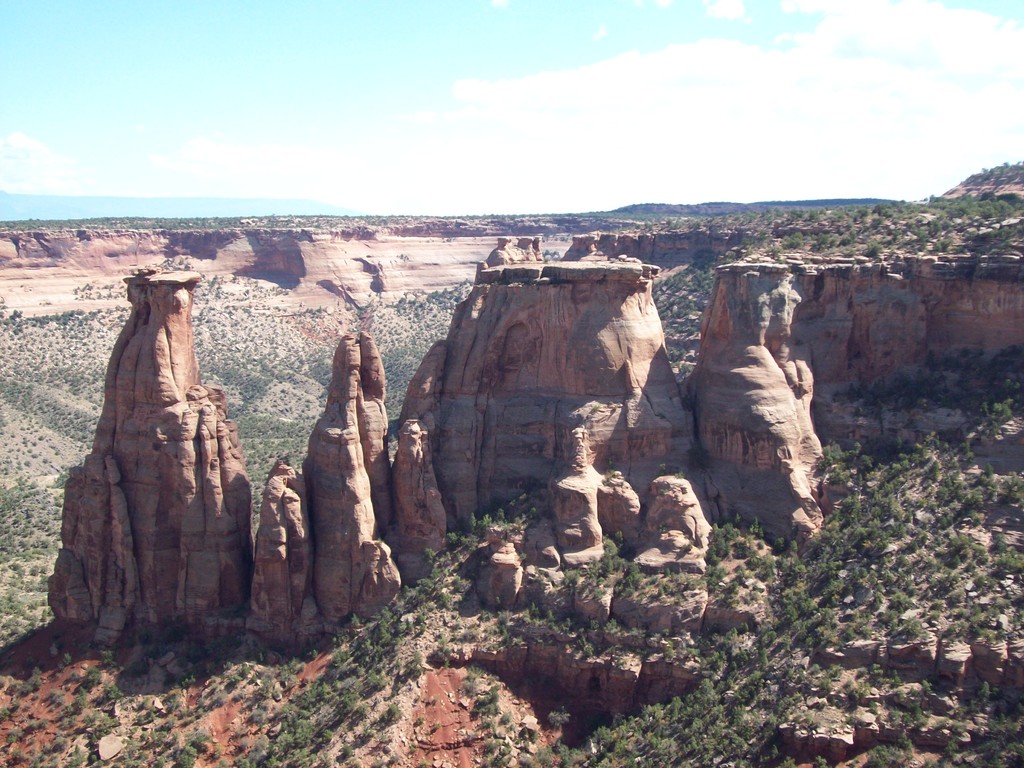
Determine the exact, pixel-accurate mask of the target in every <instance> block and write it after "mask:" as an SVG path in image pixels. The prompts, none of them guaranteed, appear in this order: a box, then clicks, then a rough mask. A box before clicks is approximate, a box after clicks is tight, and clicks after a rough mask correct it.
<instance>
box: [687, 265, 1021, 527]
mask: <svg viewBox="0 0 1024 768" xmlns="http://www.w3.org/2000/svg"><path fill="white" fill-rule="evenodd" d="M1022 280H1024V261H1022V259H1021V257H1019V256H1017V255H1014V254H1010V255H1003V256H980V257H962V256H953V257H941V258H940V257H938V256H913V257H904V258H900V259H893V260H890V261H887V262H884V263H880V262H869V261H868V260H867V259H854V258H851V259H846V260H840V261H836V260H831V261H829V262H826V263H815V262H813V261H809V260H808V261H802V260H795V259H794V260H790V261H789V262H787V263H777V262H772V263H751V262H740V263H735V264H729V265H725V266H723V267H720V268H719V269H718V270H717V281H716V286H715V290H714V294H713V297H712V301H711V305H710V306H709V308H708V311H707V313H706V315H705V320H704V327H703V334H702V337H703V338H702V343H701V354H700V358H699V361H698V364H697V368H696V370H695V371H694V374H693V376H692V378H691V380H690V383H689V386H690V391H691V394H692V396H693V402H694V409H695V421H696V425H697V433H698V436H699V438H700V442H701V444H702V446H703V448H704V449H706V451H707V452H708V454H709V456H710V459H711V467H710V470H711V472H710V476H711V478H713V483H712V484H709V486H708V495H709V496H710V497H712V498H713V499H715V500H716V503H717V506H718V508H719V510H720V512H721V513H724V514H739V515H740V516H742V517H745V518H747V519H759V520H761V521H762V523H764V524H765V527H766V529H767V530H769V531H770V532H771V533H773V534H775V535H781V536H796V537H798V538H799V537H803V536H806V535H809V534H810V533H811V532H813V530H815V528H816V527H817V526H818V524H819V520H820V514H821V513H820V511H819V501H826V500H824V499H819V498H818V496H819V494H818V491H817V481H816V478H815V476H814V472H813V467H814V465H815V462H816V461H817V458H818V457H819V455H820V445H821V442H822V441H824V442H830V441H836V442H839V443H841V444H849V443H852V442H853V441H855V440H860V441H865V440H871V439H876V438H886V439H897V440H905V441H911V442H914V441H920V440H922V439H923V438H924V437H925V436H926V435H928V434H929V433H931V432H940V433H945V434H947V435H951V436H952V437H960V438H962V437H965V436H966V433H965V432H964V430H965V429H966V428H967V426H968V424H969V420H968V419H967V418H966V416H965V415H964V414H962V413H959V412H957V411H950V410H948V409H938V410H926V409H920V408H915V409H910V410H892V411H886V410H885V409H879V410H877V411H876V410H873V409H864V408H863V407H862V404H860V403H858V402H856V401H855V400H854V399H853V398H851V397H849V396H848V395H847V394H846V393H848V392H849V390H850V388H851V385H855V384H871V383H874V382H879V381H884V380H886V379H887V378H889V377H892V376H894V375H897V374H900V373H905V372H908V371H921V370H925V369H926V368H927V366H928V364H929V361H930V360H933V359H939V358H942V357H943V356H944V355H947V354H949V353H955V352H957V351H958V350H974V351H980V352H981V353H983V354H991V353H994V352H998V351H999V350H1002V349H1005V348H1007V347H1011V346H1016V345H1021V344H1024V294H1022V293H1021V291H1020V283H1021V281H1022ZM1002 458H1005V457H1001V456H999V455H993V456H986V460H991V461H992V462H993V463H994V464H999V462H1000V460H1001V459H1002ZM1015 466H1016V465H1014V467H1015ZM1014 467H1011V469H1012V468H1014ZM780 499H782V500H785V503H780V502H779V500H780Z"/></svg>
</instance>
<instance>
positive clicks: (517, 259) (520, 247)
mask: <svg viewBox="0 0 1024 768" xmlns="http://www.w3.org/2000/svg"><path fill="white" fill-rule="evenodd" d="M543 261H544V257H543V256H542V255H541V252H540V238H539V237H534V238H529V237H520V238H518V239H517V240H516V242H515V243H513V242H512V238H510V237H499V238H498V247H497V248H495V249H494V250H493V251H491V252H490V254H489V255H488V256H487V261H486V262H485V263H486V265H487V266H488V267H500V266H504V265H506V264H520V263H523V262H543Z"/></svg>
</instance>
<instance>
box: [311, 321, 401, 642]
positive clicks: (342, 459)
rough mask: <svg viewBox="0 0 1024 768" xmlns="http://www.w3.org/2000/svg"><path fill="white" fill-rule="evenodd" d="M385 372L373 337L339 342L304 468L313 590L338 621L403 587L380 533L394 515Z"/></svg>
mask: <svg viewBox="0 0 1024 768" xmlns="http://www.w3.org/2000/svg"><path fill="white" fill-rule="evenodd" d="M387 424H388V422H387V414H386V413H385V410H384V370H383V366H382V365H381V362H380V355H379V354H378V353H377V347H376V345H375V344H374V343H373V339H372V338H371V337H370V336H369V335H368V334H365V333H361V334H359V335H358V336H354V335H348V336H345V337H343V338H342V340H341V343H340V344H339V345H338V350H337V352H336V353H335V355H334V369H333V373H332V377H331V384H330V387H329V389H328V393H327V405H326V407H325V409H324V412H323V415H322V416H321V417H320V419H319V420H318V421H317V423H316V427H315V428H314V430H313V434H312V435H310V438H309V452H308V455H307V457H306V461H305V463H304V465H303V476H304V478H305V482H306V491H307V496H306V498H307V501H308V504H309V518H310V524H311V526H312V530H313V540H314V542H315V557H314V566H313V591H314V595H315V597H316V602H317V605H318V606H319V609H320V613H321V615H322V616H323V617H324V619H325V620H327V621H328V622H337V621H340V620H341V619H343V618H345V617H346V616H348V615H349V614H351V613H355V614H358V615H360V616H367V615H370V614H372V613H374V612H376V611H377V610H379V609H380V608H382V607H383V606H385V605H387V604H388V603H389V602H390V601H391V600H392V599H393V598H394V597H395V595H396V594H398V589H399V587H400V586H401V579H400V577H399V574H398V569H397V568H396V567H395V564H394V562H393V561H392V559H391V550H390V548H389V547H388V546H387V545H386V544H385V543H384V542H383V541H381V540H380V538H379V532H380V530H381V529H382V527H383V525H384V524H386V523H387V521H388V517H387V515H388V512H387V511H385V512H384V515H382V516H381V517H382V518H383V519H379V518H378V511H377V510H378V509H382V510H390V503H391V502H390V472H391V470H390V466H389V464H388V460H387V446H386V442H385V439H386V435H387Z"/></svg>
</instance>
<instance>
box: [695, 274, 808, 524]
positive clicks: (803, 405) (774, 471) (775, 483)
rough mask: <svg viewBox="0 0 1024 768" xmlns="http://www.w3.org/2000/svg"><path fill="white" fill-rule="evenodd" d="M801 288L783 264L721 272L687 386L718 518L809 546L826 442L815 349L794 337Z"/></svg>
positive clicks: (800, 299) (801, 296)
mask: <svg viewBox="0 0 1024 768" xmlns="http://www.w3.org/2000/svg"><path fill="white" fill-rule="evenodd" d="M799 288H800V287H799V286H798V285H796V284H795V281H794V280H793V278H792V275H790V274H789V272H788V269H786V268H785V267H769V266H767V265H762V266H761V267H759V268H758V270H757V271H753V270H751V269H750V268H749V267H748V266H743V267H740V266H735V265H729V266H727V267H723V268H720V269H719V276H718V281H717V283H716V286H715V294H714V297H713V300H712V304H711V306H710V307H709V310H708V312H707V314H706V315H705V319H704V327H703V333H702V342H701V354H700V358H699V360H698V362H697V368H696V369H695V371H694V373H693V376H692V378H691V380H690V387H691V390H692V392H693V398H694V408H695V417H696V423H697V429H698V434H699V437H700V442H701V444H702V446H703V448H704V449H705V450H706V451H707V452H708V453H709V454H710V455H711V457H712V458H713V459H716V460H718V461H716V462H715V464H714V466H713V467H712V474H713V477H714V481H715V486H716V490H717V491H718V492H719V494H718V496H717V498H716V499H715V500H714V501H715V502H716V503H717V504H718V506H719V509H720V512H722V513H726V514H730V515H739V516H740V517H743V518H745V519H747V520H760V522H761V523H762V525H764V527H765V529H766V530H767V531H769V532H770V533H772V534H774V535H776V536H783V537H796V538H798V539H805V538H807V537H808V536H810V535H811V534H812V533H813V532H814V531H815V530H817V529H818V528H819V527H820V525H821V521H822V514H821V511H820V509H819V507H818V504H817V501H816V500H815V498H814V495H813V494H812V490H811V489H812V485H813V484H814V476H813V472H814V465H815V463H816V462H817V460H818V459H819V458H820V456H821V444H820V442H819V441H818V437H817V434H816V433H815V431H814V425H813V424H812V421H811V400H812V397H813V394H814V377H813V375H812V373H811V367H810V365H809V361H810V359H811V358H810V354H809V350H808V349H807V348H806V346H804V345H802V344H800V343H799V341H798V340H797V339H795V338H794V334H793V322H794V320H793V318H794V313H795V311H796V309H797V307H798V305H799V304H800V302H801V301H802V299H803V295H802V293H801V292H800V290H799Z"/></svg>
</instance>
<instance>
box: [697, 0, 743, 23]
mask: <svg viewBox="0 0 1024 768" xmlns="http://www.w3.org/2000/svg"><path fill="white" fill-rule="evenodd" d="M703 3H704V8H705V11H704V12H705V13H706V14H707V15H708V16H710V17H711V18H713V19H727V20H729V21H739V20H741V19H744V18H746V16H747V9H746V8H745V7H744V5H743V0H703Z"/></svg>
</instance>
